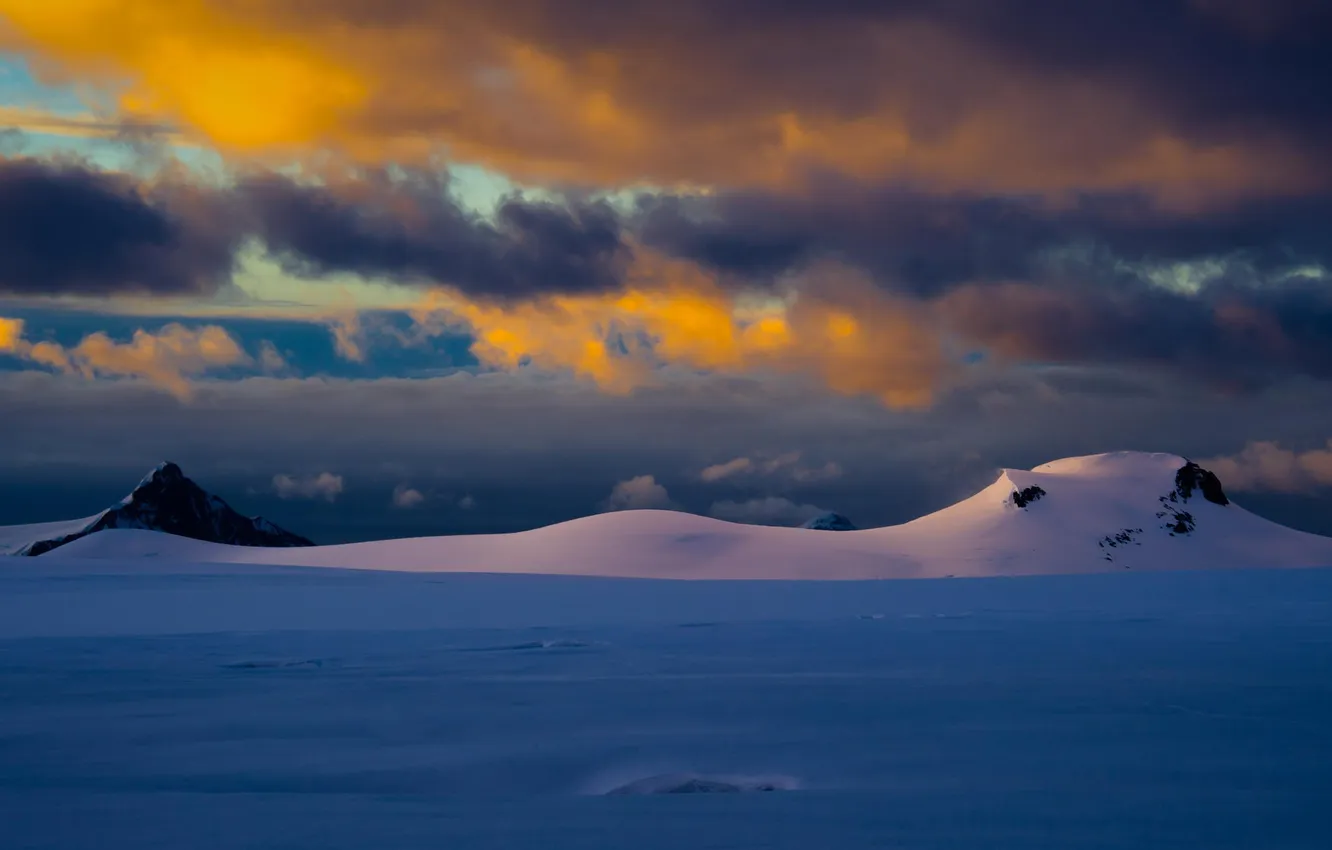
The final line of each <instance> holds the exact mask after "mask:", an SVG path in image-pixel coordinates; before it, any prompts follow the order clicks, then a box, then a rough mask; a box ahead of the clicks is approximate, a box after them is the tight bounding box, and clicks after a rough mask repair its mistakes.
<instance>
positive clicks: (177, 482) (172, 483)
mask: <svg viewBox="0 0 1332 850" xmlns="http://www.w3.org/2000/svg"><path fill="white" fill-rule="evenodd" d="M110 528H134V529H142V530H146V531H161V532H165V533H167V534H175V535H178V536H180V537H189V538H193V539H195V540H206V541H209V542H211V543H226V544H229V545H232V546H268V547H292V546H313V545H314V543H313V542H312V541H310V540H307V539H306V538H304V537H301V536H300V535H297V534H292V533H291V532H289V531H286V530H285V529H282V528H279V527H278V526H276V525H274V524H273V523H271V522H269V521H268V520H266V519H263V518H262V517H247V516H243V515H241V514H240V513H238V512H236V511H235V510H233V509H232V507H231V506H230V505H228V504H227V503H226V502H225V501H223V500H222V499H220V498H218V497H217V496H214V495H212V494H211V493H209V492H207V491H206V490H204V489H203V488H202V487H200V486H199V485H197V484H195V483H194V482H193V481H191V480H190V479H189V478H186V477H185V473H184V472H183V471H182V470H181V468H180V467H179V466H178V465H176V464H174V463H171V462H170V461H163V462H162V463H159V464H158V465H157V466H155V467H154V468H153V469H152V470H151V471H149V473H148V474H147V475H145V476H144V477H143V479H142V480H140V481H139V483H138V485H137V486H136V487H135V488H134V489H133V490H132V491H130V493H129V495H127V496H126V497H125V498H123V499H121V500H120V503H119V504H118V505H116V506H115V507H112V508H108V509H106V510H105V511H102V512H101V513H100V514H98V515H97V516H95V517H91V518H90V519H89V520H87V521H86V522H84V523H82V524H75V525H74V527H73V528H70V529H68V530H66V529H60V532H61V533H58V534H54V535H51V536H46V537H42V538H41V539H37V540H33V541H32V542H30V543H27V544H26V545H24V546H22V547H19V548H18V549H17V550H16V551H15V552H14V554H16V555H41V554H43V553H45V552H49V551H51V550H52V549H56V548H59V547H60V546H64V545H65V544H67V543H70V542H72V541H74V540H78V539H79V538H81V537H86V536H87V535H89V534H93V533H95V532H98V531H104V530H106V529H110Z"/></svg>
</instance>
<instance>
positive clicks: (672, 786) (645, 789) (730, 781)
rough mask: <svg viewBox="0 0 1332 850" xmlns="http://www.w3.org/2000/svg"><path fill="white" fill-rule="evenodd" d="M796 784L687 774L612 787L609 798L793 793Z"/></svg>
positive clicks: (778, 778)
mask: <svg viewBox="0 0 1332 850" xmlns="http://www.w3.org/2000/svg"><path fill="white" fill-rule="evenodd" d="M798 787H799V784H798V783H797V782H796V781H795V780H793V779H790V778H789V777H785V776H774V777H756V776H699V775H695V774H688V773H676V774H669V773H668V774H663V775H661V776H649V777H646V778H644V779H638V780H635V781H633V782H630V783H628V784H626V785H621V786H619V787H617V788H612V789H611V790H610V791H608V792H607V794H610V795H617V796H618V795H625V794H632V795H644V794H748V793H754V792H767V791H794V790H796V789H797V788H798Z"/></svg>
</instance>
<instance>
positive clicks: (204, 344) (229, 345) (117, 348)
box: [0, 318, 252, 400]
mask: <svg viewBox="0 0 1332 850" xmlns="http://www.w3.org/2000/svg"><path fill="white" fill-rule="evenodd" d="M0 353H4V354H10V355H13V356H16V357H20V358H23V359H25V360H28V361H31V362H33V363H37V364H39V365H42V366H46V367H49V368H52V369H56V370H58V371H62V372H68V373H71V374H76V375H82V376H83V377H84V378H87V379H89V380H92V379H94V378H97V377H99V376H106V377H128V378H142V379H145V380H147V381H149V382H151V383H153V384H155V385H157V386H160V387H162V388H164V389H166V390H167V391H168V392H170V393H171V394H172V395H174V396H176V397H177V398H179V399H182V400H189V399H190V398H191V397H192V396H193V394H194V387H193V385H192V384H191V383H190V380H189V379H190V378H192V377H196V376H199V375H203V374H205V373H206V372H209V371H211V370H214V369H225V368H230V367H233V366H243V365H248V364H250V363H251V362H252V360H251V358H250V356H249V355H248V354H246V353H245V350H244V349H242V348H241V347H240V345H239V343H237V342H236V340H235V339H234V338H233V337H232V336H231V334H229V333H227V331H226V330H224V329H223V328H221V327H218V326H217V325H206V326H204V327H202V328H197V329H193V328H187V327H185V326H183V325H179V324H175V323H172V324H168V325H166V326H165V327H163V328H162V329H161V330H160V331H158V332H157V333H151V332H149V331H145V330H137V331H135V332H134V336H133V337H132V338H131V339H130V341H129V342H127V343H118V342H115V341H114V340H112V339H111V338H110V337H109V336H107V335H106V334H104V333H102V332H100V331H98V332H96V333H92V334H89V335H88V336H85V337H84V338H83V340H82V341H80V342H79V344H78V345H76V346H75V347H73V348H68V349H67V348H64V347H63V346H61V345H59V344H57V343H53V342H37V343H32V342H28V341H27V340H26V339H24V336H23V321H22V320H21V319H5V318H0Z"/></svg>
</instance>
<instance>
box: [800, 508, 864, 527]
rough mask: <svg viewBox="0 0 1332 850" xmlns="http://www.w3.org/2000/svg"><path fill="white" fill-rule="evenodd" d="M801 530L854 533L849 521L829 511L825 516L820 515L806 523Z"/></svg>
mask: <svg viewBox="0 0 1332 850" xmlns="http://www.w3.org/2000/svg"><path fill="white" fill-rule="evenodd" d="M800 527H801V528H809V529H813V530H815V531H855V530H856V526H855V524H854V523H852V522H851V520H849V519H847V518H846V517H844V516H842V515H841V514H839V513H834V512H833V511H829V512H828V513H826V514H820V515H819V516H816V517H814V518H813V519H811V520H809V521H808V522H806V523H805V524H804V525H802V526H800Z"/></svg>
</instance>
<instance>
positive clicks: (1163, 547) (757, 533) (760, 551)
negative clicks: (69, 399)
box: [0, 452, 1332, 580]
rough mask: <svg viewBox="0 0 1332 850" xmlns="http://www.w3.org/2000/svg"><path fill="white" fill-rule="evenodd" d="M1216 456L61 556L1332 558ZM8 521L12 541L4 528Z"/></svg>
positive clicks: (1218, 562) (441, 563)
mask: <svg viewBox="0 0 1332 850" xmlns="http://www.w3.org/2000/svg"><path fill="white" fill-rule="evenodd" d="M1221 484H1222V482H1220V481H1219V480H1217V479H1216V476H1215V475H1212V474H1211V473H1210V472H1208V471H1207V470H1204V469H1202V468H1201V467H1198V466H1197V465H1196V464H1193V463H1191V462H1190V461H1188V460H1187V459H1185V458H1183V457H1180V456H1178V455H1170V454H1145V453H1138V452H1117V453H1113V454H1103V455H1091V456H1088V457H1079V458H1066V459H1064V460H1059V461H1053V462H1051V463H1046V464H1041V465H1040V466H1037V467H1035V468H1034V469H1031V470H1018V469H1004V470H1001V471H1000V473H999V474H998V476H997V477H996V479H995V481H994V483H992V484H991V485H990V486H988V487H986V488H985V489H983V490H981V491H980V492H979V493H977V494H975V495H974V496H971V497H970V498H968V499H964V500H963V501H961V502H958V503H956V504H954V505H951V506H949V507H947V508H944V509H943V510H940V511H936V512H935V513H932V514H929V515H927V516H923V517H921V518H919V519H916V520H913V521H911V522H908V523H905V524H903V525H897V526H890V527H886V528H874V529H866V530H861V531H844V532H841V533H838V534H824V533H816V532H814V531H811V530H808V529H800V528H775V527H761V526H751V525H739V524H735V523H728V522H723V521H721V520H717V519H712V518H708V517H701V516H695V515H692V514H686V513H680V512H676V511H624V512H618V513H609V514H600V515H596V516H589V517H583V518H581V519H576V520H572V521H570V522H565V523H560V524H558V525H552V526H547V527H545V528H538V529H533V530H531V531H524V532H518V533H515V534H480V535H461V536H454V537H426V538H414V539H405V540H384V541H376V542H369V543H353V544H345V545H340V546H315V547H309V548H291V549H275V548H245V547H240V546H227V545H218V544H215V543H209V542H202V541H197V540H188V539H184V538H181V537H172V536H168V535H163V534H156V533H151V532H145V531H128V530H112V531H103V532H101V533H98V534H95V535H91V536H86V537H83V538H82V539H79V540H76V541H74V542H72V543H69V544H68V545H66V546H64V547H62V548H61V549H60V550H59V554H60V555H61V556H62V557H70V558H115V559H135V558H143V557H150V556H156V557H159V558H165V559H169V560H171V561H173V562H177V563H241V564H265V565H280V566H296V567H300V566H307V567H339V568H347V569H366V570H396V571H407V572H471V573H542V574H561V575H589V576H616V577H630V578H673V579H841V580H846V579H886V578H929V577H946V576H956V577H964V576H997V575H1025V574H1052V573H1086V572H1098V571H1106V570H1120V569H1143V570H1163V569H1170V570H1178V569H1200V568H1255V567H1314V566H1332V538H1328V537H1321V536H1318V535H1314V534H1306V533H1304V532H1300V531H1295V530H1293V529H1289V528H1286V527H1284V526H1281V525H1278V524H1276V523H1273V522H1270V521H1268V520H1265V519H1263V518H1261V517H1258V516H1255V515H1254V514H1251V513H1249V512H1247V511H1245V510H1244V509H1243V508H1241V507H1239V506H1238V505H1235V504H1234V503H1233V502H1231V501H1230V500H1229V499H1228V498H1227V497H1226V496H1225V493H1224V491H1223V489H1222V486H1221ZM2 532H3V530H0V539H3V537H4V535H3V533H2Z"/></svg>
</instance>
